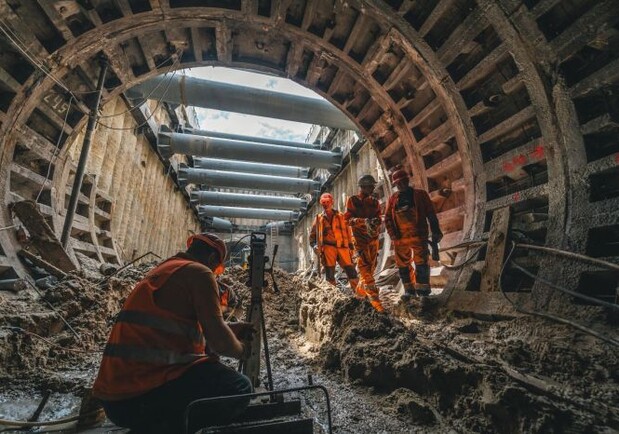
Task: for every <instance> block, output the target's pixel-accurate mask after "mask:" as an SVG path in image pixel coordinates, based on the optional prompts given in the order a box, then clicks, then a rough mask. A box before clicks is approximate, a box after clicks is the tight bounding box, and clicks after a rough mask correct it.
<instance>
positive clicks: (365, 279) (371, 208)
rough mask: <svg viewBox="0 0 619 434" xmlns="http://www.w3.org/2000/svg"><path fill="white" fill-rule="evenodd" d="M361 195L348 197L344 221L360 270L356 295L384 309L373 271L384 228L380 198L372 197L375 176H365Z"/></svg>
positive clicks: (377, 307) (380, 310) (378, 308)
mask: <svg viewBox="0 0 619 434" xmlns="http://www.w3.org/2000/svg"><path fill="white" fill-rule="evenodd" d="M357 184H358V186H359V193H358V194H357V195H355V196H351V197H349V198H348V201H347V202H346V213H345V214H344V219H345V220H346V221H347V222H348V224H349V225H350V227H351V229H352V236H353V244H354V246H355V251H356V252H357V269H358V270H359V274H360V275H361V282H360V283H359V285H357V295H358V296H359V297H363V298H365V297H368V299H369V300H370V303H371V304H372V306H374V308H375V309H376V310H377V311H379V312H382V311H384V310H385V309H384V308H383V305H382V304H381V302H380V298H379V296H378V289H377V288H376V281H375V280H374V271H375V270H376V258H377V256H378V235H379V230H380V226H381V211H380V203H379V202H378V199H376V198H375V197H374V196H372V193H374V188H375V187H376V180H375V179H374V177H373V176H372V175H363V176H361V177H360V178H359V180H358V182H357Z"/></svg>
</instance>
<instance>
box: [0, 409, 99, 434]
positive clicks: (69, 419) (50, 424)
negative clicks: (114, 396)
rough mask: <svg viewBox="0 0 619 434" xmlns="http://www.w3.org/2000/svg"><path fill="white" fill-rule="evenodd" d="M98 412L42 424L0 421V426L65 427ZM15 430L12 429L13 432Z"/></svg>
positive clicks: (42, 422)
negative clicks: (66, 424) (64, 425)
mask: <svg viewBox="0 0 619 434" xmlns="http://www.w3.org/2000/svg"><path fill="white" fill-rule="evenodd" d="M98 413H99V412H98V411H92V412H90V413H86V414H81V415H76V416H68V417H63V418H61V419H56V420H49V421H41V422H28V421H25V420H24V421H22V420H8V419H0V425H8V426H13V427H21V428H28V427H37V426H52V425H63V424H65V423H70V422H76V421H78V420H80V418H85V417H88V416H94V415H95V414H98ZM12 429H13V428H11V430H12ZM3 431H6V430H4V429H3V430H2V431H0V432H3Z"/></svg>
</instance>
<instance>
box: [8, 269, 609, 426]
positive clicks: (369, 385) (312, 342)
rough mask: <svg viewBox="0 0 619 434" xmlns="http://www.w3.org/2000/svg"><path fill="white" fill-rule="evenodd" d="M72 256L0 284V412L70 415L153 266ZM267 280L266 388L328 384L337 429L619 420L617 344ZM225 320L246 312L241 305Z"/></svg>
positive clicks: (320, 413)
mask: <svg viewBox="0 0 619 434" xmlns="http://www.w3.org/2000/svg"><path fill="white" fill-rule="evenodd" d="M80 259H81V260H82V261H83V263H85V266H84V267H83V269H82V271H80V272H79V273H78V272H73V273H70V275H69V277H68V278H67V279H65V280H62V281H61V282H60V283H59V284H57V285H56V286H55V287H52V288H51V289H48V290H46V291H44V295H43V298H42V299H37V298H36V297H35V294H34V293H33V292H32V291H30V290H27V291H22V292H21V293H19V294H12V293H6V294H5V293H4V292H0V296H2V297H3V300H2V303H0V327H1V328H0V342H1V343H2V346H1V347H0V384H2V386H3V387H2V390H3V392H2V394H0V408H2V409H3V411H7V407H6V406H4V405H3V404H2V403H3V402H7V401H11V400H13V401H15V402H22V401H20V400H23V399H24V396H27V395H28V394H31V395H39V394H40V393H42V392H43V391H46V390H50V391H52V392H53V393H54V394H55V395H52V398H53V399H52V401H54V400H55V401H54V402H57V403H58V404H57V405H58V406H59V407H58V408H59V409H60V410H62V412H64V413H62V412H61V411H60V410H58V412H56V413H54V416H57V417H60V416H63V415H66V414H72V413H70V411H73V412H75V411H77V410H76V409H78V408H79V398H75V397H79V396H81V395H82V394H83V391H84V390H85V389H86V388H88V387H89V386H90V384H91V382H92V381H93V379H94V375H95V374H96V369H97V367H98V363H99V360H100V352H99V351H100V350H101V348H102V347H103V345H104V343H105V341H106V338H107V335H108V333H109V330H110V327H111V325H112V322H113V319H114V316H115V315H116V314H117V312H118V311H119V310H120V307H121V305H122V302H123V300H124V299H125V297H126V296H127V295H128V293H129V291H130V290H131V288H132V287H133V285H134V283H135V282H137V281H138V280H139V279H140V278H141V277H142V276H143V275H144V274H145V273H146V272H147V271H148V270H149V269H150V268H151V267H152V266H153V265H154V263H145V264H140V265H134V266H130V267H128V268H126V269H124V270H121V271H120V272H119V273H118V274H116V275H113V276H111V277H105V276H103V275H101V274H100V273H99V270H98V264H97V263H96V262H95V261H91V262H89V261H88V260H86V259H84V258H80ZM275 278H276V280H277V283H278V286H279V290H280V292H279V293H275V292H274V291H273V290H272V289H271V288H270V286H272V285H271V284H270V285H269V287H268V288H266V289H265V291H264V309H265V317H266V323H267V334H268V337H269V345H270V349H271V358H272V360H271V361H272V365H273V376H274V382H275V387H276V388H280V389H281V388H287V387H296V386H301V385H305V384H308V381H309V378H310V377H311V379H312V381H313V382H314V383H315V384H322V385H325V386H326V387H327V388H328V389H329V391H330V394H331V399H332V403H333V420H334V426H335V432H336V433H359V432H388V433H407V432H411V431H423V432H436V433H439V432H441V433H442V432H446V431H450V430H457V431H467V432H468V431H474V432H504V433H511V432H548V431H551V432H560V431H565V430H573V431H577V432H604V431H611V430H614V429H617V428H618V427H619V417H618V411H617V408H616V404H615V403H617V402H619V396H618V395H619V392H618V390H619V389H618V388H617V381H618V380H619V378H618V376H617V372H619V358H618V357H617V356H618V354H617V352H616V351H615V350H614V349H612V348H609V347H608V346H607V345H605V344H600V343H599V342H597V341H595V340H592V339H589V338H584V337H583V336H582V335H580V334H575V333H574V332H573V330H571V329H569V328H566V327H565V326H561V325H555V324H549V323H546V322H542V321H540V320H538V319H533V318H527V317H523V318H519V319H515V320H511V321H499V322H492V321H481V320H472V319H470V318H458V317H453V316H451V315H445V314H444V313H442V312H440V311H437V310H436V309H434V308H433V306H430V307H428V306H422V305H421V304H417V305H413V308H412V309H406V312H407V315H404V317H396V316H394V314H398V312H403V310H402V308H401V306H398V304H397V302H395V301H394V300H395V299H394V300H391V301H390V303H388V304H389V305H390V306H391V308H390V309H391V311H390V313H389V314H380V313H378V312H376V311H375V310H374V309H373V308H372V307H371V306H370V305H369V304H368V303H366V302H363V301H359V300H356V299H354V298H352V297H351V296H350V294H349V293H348V291H346V292H344V291H340V290H338V289H334V288H332V287H330V286H329V285H327V284H324V283H320V282H315V281H311V282H306V281H305V280H304V279H303V278H302V277H300V276H293V275H290V274H288V273H285V272H283V271H280V270H276V271H275ZM247 279H248V273H247V271H246V270H243V269H241V268H240V267H233V268H232V269H230V270H228V271H227V272H226V273H225V274H224V275H223V276H222V277H221V280H222V281H223V282H224V283H226V284H228V285H230V286H231V287H232V288H233V289H234V290H235V292H236V293H237V296H238V297H239V299H240V301H241V304H242V305H244V306H245V307H246V306H247V305H248V303H249V288H247V286H246V285H245V282H246V281H247ZM269 283H270V277H269ZM390 294H391V293H390ZM392 295H393V294H392ZM385 296H388V295H385ZM45 303H49V304H50V305H51V306H53V307H54V309H56V310H57V312H58V313H60V314H61V315H62V316H63V317H64V318H65V319H66V320H67V322H68V323H69V324H70V325H71V327H72V328H73V329H74V330H75V332H76V333H77V334H78V335H79V339H78V338H77V337H76V336H75V335H74V334H73V333H72V332H71V330H70V329H68V327H66V326H65V325H64V323H63V322H62V320H60V318H59V316H58V315H57V313H55V312H54V311H52V310H51V309H50V308H49V306H48V305H47V304H45ZM421 311H423V313H424V314H423V315H420V312H421ZM235 316H236V317H237V318H238V319H243V318H244V314H243V312H242V310H240V311H238V312H236V314H235ZM411 318H413V319H411ZM6 327H18V328H20V329H23V330H26V331H28V332H31V333H36V334H37V335H39V336H40V337H41V338H45V339H46V341H43V340H42V339H40V338H36V337H34V336H33V335H27V334H24V333H21V332H19V331H17V330H18V329H14V328H13V329H11V328H8V329H7V328H6ZM263 377H264V378H263V381H266V378H265V377H266V374H264V375H263ZM23 402H25V401H23ZM316 408H317V409H318V410H316V416H317V417H318V418H320V417H324V410H320V405H318V404H316ZM13 414H14V415H16V414H17V413H13ZM20 414H22V413H20ZM0 416H4V417H6V416H7V415H6V414H0ZM21 417H23V415H22V416H21ZM43 418H44V419H48V418H52V417H51V416H49V415H47V416H45V417H43Z"/></svg>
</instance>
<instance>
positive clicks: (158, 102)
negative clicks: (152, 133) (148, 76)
mask: <svg viewBox="0 0 619 434" xmlns="http://www.w3.org/2000/svg"><path fill="white" fill-rule="evenodd" d="M180 59H181V56H178V57H177V59H176V61H175V62H174V65H173V66H172V67H171V68H173V67H175V66H178V64H179V63H180ZM177 72H178V70H174V71H173V72H172V75H170V78H169V79H168V81H167V83H166V87H165V89H164V90H163V94H162V95H161V98H159V100H158V101H157V104H156V106H155V108H154V109H153V110H152V112H151V113H150V115H149V116H148V117H147V118H146V120H145V121H144V122H142V123H141V124H139V125H137V126H135V127H130V128H129V127H128V128H125V127H113V126H111V125H106V124H103V123H101V122H99V121H97V125H100V126H102V127H104V128H108V129H110V130H113V131H132V130H136V129H139V128H142V127H143V126H145V125H147V124H148V121H149V120H150V119H151V118H152V117H153V116H154V115H155V113H157V110H159V107H160V105H161V103H162V102H163V99H164V98H165V96H166V94H167V93H168V90H169V89H170V85H171V84H172V79H173V78H174V75H176V73H177Z"/></svg>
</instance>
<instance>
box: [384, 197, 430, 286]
mask: <svg viewBox="0 0 619 434" xmlns="http://www.w3.org/2000/svg"><path fill="white" fill-rule="evenodd" d="M417 217H418V216H417V210H416V209H414V208H413V209H410V210H402V211H396V213H395V223H396V225H397V227H398V231H399V233H400V234H401V237H400V238H399V239H397V240H393V245H394V250H395V263H396V265H397V267H398V272H399V274H400V279H401V280H402V283H403V284H404V288H405V290H408V288H410V286H411V285H412V284H413V283H415V284H419V285H429V284H430V265H429V264H428V259H429V256H430V251H429V249H428V236H427V235H426V236H422V235H419V232H418V228H419V222H418V221H417ZM421 218H425V217H423V216H421ZM412 253H414V255H413V254H412ZM412 261H414V262H415V271H413V269H412V267H411V262H412Z"/></svg>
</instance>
